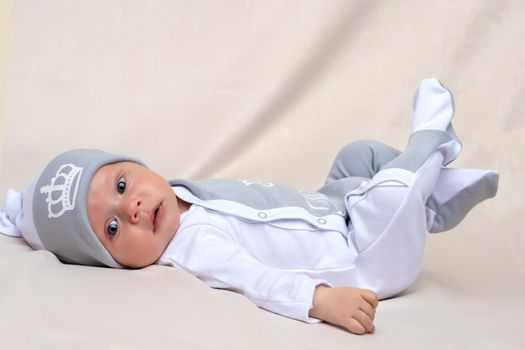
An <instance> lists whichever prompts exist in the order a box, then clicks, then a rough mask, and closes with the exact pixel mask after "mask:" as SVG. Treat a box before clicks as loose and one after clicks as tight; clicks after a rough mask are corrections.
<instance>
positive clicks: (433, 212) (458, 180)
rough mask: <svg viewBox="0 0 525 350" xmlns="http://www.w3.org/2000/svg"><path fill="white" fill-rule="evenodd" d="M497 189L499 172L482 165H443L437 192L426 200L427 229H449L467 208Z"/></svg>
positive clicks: (433, 231)
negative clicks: (454, 167)
mask: <svg viewBox="0 0 525 350" xmlns="http://www.w3.org/2000/svg"><path fill="white" fill-rule="evenodd" d="M497 191H498V173H497V172H494V171H490V170H483V169H448V168H446V169H442V170H441V173H440V175H439V178H438V181H437V184H436V187H435V189H434V192H433V193H432V195H431V196H430V198H429V199H428V201H427V203H426V212H427V229H428V231H429V232H431V233H437V232H442V231H447V230H450V229H452V228H453V227H455V226H456V225H457V224H459V223H460V222H461V220H463V218H464V217H465V216H466V215H467V214H468V212H469V211H470V210H471V209H472V208H474V207H475V206H476V205H477V204H479V203H480V202H482V201H484V200H485V199H488V198H492V197H494V196H495V195H496V192H497Z"/></svg>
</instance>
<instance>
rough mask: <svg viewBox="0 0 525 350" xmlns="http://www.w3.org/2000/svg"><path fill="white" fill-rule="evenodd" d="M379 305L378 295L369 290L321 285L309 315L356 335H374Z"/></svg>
mask: <svg viewBox="0 0 525 350" xmlns="http://www.w3.org/2000/svg"><path fill="white" fill-rule="evenodd" d="M377 304H378V301H377V295H376V294H375V293H374V292H373V291H371V290H369V289H360V288H354V287H346V288H330V287H326V286H323V285H319V286H317V287H316V288H315V291H314V299H313V306H314V307H313V308H312V309H311V310H310V313H309V315H310V316H311V317H315V318H318V319H321V320H323V321H326V322H328V323H331V324H333V325H336V326H340V327H343V328H345V329H347V330H349V331H350V332H352V333H355V334H364V333H372V332H373V331H374V322H373V321H374V318H375V314H376V308H377Z"/></svg>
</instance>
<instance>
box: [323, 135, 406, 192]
mask: <svg viewBox="0 0 525 350" xmlns="http://www.w3.org/2000/svg"><path fill="white" fill-rule="evenodd" d="M400 153H401V152H400V151H398V150H397V149H394V148H392V147H390V146H387V145H385V144H384V143H381V142H378V141H372V140H360V141H355V142H352V143H349V144H348V145H346V146H345V147H343V148H342V149H341V151H339V153H338V154H337V156H336V158H335V160H334V162H333V163H332V167H331V169H330V172H329V173H328V177H327V178H326V182H325V185H327V184H329V183H331V182H333V181H336V180H339V179H343V178H346V177H364V178H368V179H371V178H372V177H373V176H374V175H375V174H376V173H377V172H378V171H379V169H380V168H381V167H382V166H383V165H385V164H386V163H388V162H390V161H391V160H392V159H394V158H396V157H397V156H398V155H399V154H400Z"/></svg>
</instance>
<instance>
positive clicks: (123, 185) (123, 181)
mask: <svg viewBox="0 0 525 350" xmlns="http://www.w3.org/2000/svg"><path fill="white" fill-rule="evenodd" d="M125 190H126V179H125V178H124V176H121V177H120V178H119V179H118V181H117V191H118V193H120V194H122V193H124V191H125Z"/></svg>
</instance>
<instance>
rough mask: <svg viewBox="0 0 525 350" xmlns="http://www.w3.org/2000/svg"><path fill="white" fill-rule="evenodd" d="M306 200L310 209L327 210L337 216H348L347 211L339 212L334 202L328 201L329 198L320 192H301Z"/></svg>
mask: <svg viewBox="0 0 525 350" xmlns="http://www.w3.org/2000/svg"><path fill="white" fill-rule="evenodd" d="M301 194H302V195H303V197H304V199H305V200H306V203H307V204H308V206H310V208H312V209H318V210H323V209H324V210H327V211H329V212H330V213H331V214H337V215H340V216H344V215H345V214H346V211H344V210H343V211H338V210H337V209H336V208H335V207H334V205H333V204H332V202H330V200H329V199H328V197H327V196H325V195H324V194H322V193H319V192H301Z"/></svg>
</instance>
